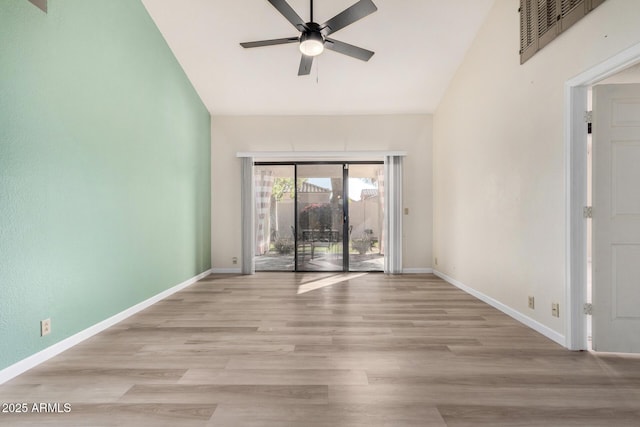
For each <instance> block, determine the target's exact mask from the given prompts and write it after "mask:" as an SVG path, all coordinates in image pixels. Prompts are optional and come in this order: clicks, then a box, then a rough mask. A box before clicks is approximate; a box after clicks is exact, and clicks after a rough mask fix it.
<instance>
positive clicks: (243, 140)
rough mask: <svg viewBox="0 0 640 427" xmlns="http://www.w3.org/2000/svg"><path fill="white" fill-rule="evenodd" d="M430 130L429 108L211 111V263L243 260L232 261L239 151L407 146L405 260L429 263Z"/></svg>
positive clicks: (221, 266)
mask: <svg viewBox="0 0 640 427" xmlns="http://www.w3.org/2000/svg"><path fill="white" fill-rule="evenodd" d="M432 137H433V125H432V116H431V115H381V116H240V117H237V116H213V117H212V120H211V140H212V149H211V156H212V159H211V168H212V183H211V188H212V210H211V217H212V230H211V231H212V252H211V256H212V262H213V268H214V270H226V269H230V268H237V267H239V265H233V264H232V258H233V257H238V259H240V252H241V246H240V245H241V229H240V160H239V159H238V158H236V153H237V152H239V151H296V152H297V151H363V150H372V151H375V150H394V151H406V152H407V157H406V158H405V163H404V165H405V169H404V181H403V186H404V189H403V191H404V193H403V199H404V207H406V208H409V215H405V216H404V237H403V238H404V245H403V258H404V262H403V266H404V268H405V269H406V268H409V269H427V268H431V260H432V252H431V249H432V240H433V239H432V229H433V204H432V199H433V197H432V176H433V174H432V163H433V162H432ZM380 160H381V159H380Z"/></svg>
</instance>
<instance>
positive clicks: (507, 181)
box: [434, 0, 640, 335]
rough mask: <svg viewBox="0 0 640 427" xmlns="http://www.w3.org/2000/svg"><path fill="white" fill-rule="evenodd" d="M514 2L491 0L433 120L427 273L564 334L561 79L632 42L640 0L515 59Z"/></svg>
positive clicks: (614, 2) (616, 5) (604, 11)
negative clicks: (531, 301) (556, 309)
mask: <svg viewBox="0 0 640 427" xmlns="http://www.w3.org/2000/svg"><path fill="white" fill-rule="evenodd" d="M518 7H519V1H518V0H497V1H496V2H495V4H494V7H493V9H492V10H491V12H490V14H489V16H488V18H487V21H486V22H485V23H484V25H483V27H482V28H481V30H480V32H479V34H478V36H477V38H476V40H475V42H474V43H473V45H472V47H471V48H470V50H469V52H468V53H467V56H466V58H465V60H464V62H463V64H462V66H461V67H460V69H459V70H458V72H457V74H456V76H455V77H454V79H453V81H452V83H451V85H450V86H449V88H448V90H447V92H446V95H445V97H444V99H443V101H442V102H441V104H440V106H439V107H438V110H437V111H436V114H435V117H434V204H435V211H434V258H437V261H438V263H437V265H434V268H435V269H436V270H438V271H440V272H442V273H444V274H446V275H448V276H450V277H451V278H453V279H455V280H457V281H459V282H461V283H462V284H464V285H467V286H469V287H471V288H472V289H474V290H475V291H477V292H480V293H482V294H484V295H486V296H488V297H490V298H493V299H495V300H497V301H498V302H499V303H502V304H505V305H506V306H508V307H509V308H510V309H512V310H515V311H517V312H520V313H521V314H524V315H525V316H529V317H530V318H531V319H533V320H534V321H537V322H539V323H540V324H542V325H544V326H545V327H547V328H549V329H551V330H553V331H555V332H557V333H558V334H560V335H564V327H565V324H564V322H565V320H564V317H563V314H564V313H562V312H561V313H560V314H561V316H560V318H559V319H558V318H554V317H552V316H551V303H552V302H558V303H560V304H561V305H560V306H561V307H564V304H565V292H566V283H565V262H566V259H565V251H564V249H565V235H566V228H565V182H564V176H565V170H564V167H565V159H564V151H563V150H564V145H563V114H564V111H563V102H564V101H563V100H564V98H563V90H564V83H565V81H567V80H568V79H570V78H571V77H573V76H575V75H577V74H579V73H581V72H583V71H584V70H586V69H589V68H591V67H592V66H593V65H595V64H597V63H599V62H601V61H603V60H605V59H606V58H608V57H610V56H612V55H614V54H615V53H617V52H619V51H621V50H623V49H625V48H627V47H629V46H631V45H633V44H635V43H638V42H640V25H638V17H640V1H637V0H608V1H606V2H605V3H604V4H602V5H601V6H600V7H598V8H597V9H595V10H594V11H593V12H592V13H591V14H589V15H588V16H586V17H585V18H584V19H583V20H582V21H580V22H579V23H577V24H576V25H574V26H573V27H571V28H570V29H569V30H568V31H567V32H565V33H564V34H562V35H561V36H560V37H558V38H557V39H556V40H554V41H553V42H552V43H551V44H550V45H547V46H546V47H545V48H544V49H542V50H541V51H540V52H538V53H537V54H536V55H535V56H534V57H533V58H531V59H530V60H529V61H528V62H526V63H525V64H524V65H520V64H519V56H518V49H519V33H518V32H519V22H518V19H519V18H518V16H519V15H518ZM528 295H533V296H535V297H536V309H535V310H530V309H529V308H528V307H527V296H528Z"/></svg>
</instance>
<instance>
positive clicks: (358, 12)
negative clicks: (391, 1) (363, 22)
mask: <svg viewBox="0 0 640 427" xmlns="http://www.w3.org/2000/svg"><path fill="white" fill-rule="evenodd" d="M376 10H378V8H377V7H376V5H375V4H373V2H372V1H371V0H360V1H359V2H358V3H356V4H354V5H353V6H351V7H348V8H347V9H345V10H343V11H342V12H340V13H339V14H337V15H336V16H334V17H333V18H331V19H329V20H328V21H327V22H325V23H324V24H322V25H320V28H322V33H323V34H324V35H325V36H328V35H329V34H331V33H335V32H336V31H339V30H341V29H343V28H344V27H346V26H347V25H350V24H353V23H354V22H356V21H357V20H359V19H362V18H364V17H365V16H367V15H370V14H372V13H373V12H375V11H376Z"/></svg>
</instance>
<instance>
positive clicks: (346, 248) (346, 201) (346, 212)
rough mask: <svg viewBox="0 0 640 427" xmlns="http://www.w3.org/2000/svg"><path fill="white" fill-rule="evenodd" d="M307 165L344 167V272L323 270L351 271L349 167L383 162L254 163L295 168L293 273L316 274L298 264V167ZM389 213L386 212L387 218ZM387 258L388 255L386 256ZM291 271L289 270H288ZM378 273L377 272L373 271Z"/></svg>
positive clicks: (382, 162) (255, 163)
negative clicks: (302, 268) (300, 267)
mask: <svg viewBox="0 0 640 427" xmlns="http://www.w3.org/2000/svg"><path fill="white" fill-rule="evenodd" d="M305 165H342V194H343V203H342V270H321V271H326V272H348V271H349V223H350V218H349V165H384V161H382V160H328V161H281V162H277V161H274V162H270V161H264V162H263V161H254V162H253V167H254V168H255V167H256V166H293V183H294V201H293V206H294V211H293V212H294V213H293V215H294V233H293V246H294V255H293V266H294V267H293V272H316V270H300V269H299V268H298V267H299V264H298V166H305ZM386 215H387V213H386V212H385V217H386ZM384 257H385V259H386V257H387V255H386V253H385V255H384ZM287 271H289V270H287ZM372 272H377V270H372Z"/></svg>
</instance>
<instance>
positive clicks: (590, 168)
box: [565, 44, 640, 351]
mask: <svg viewBox="0 0 640 427" xmlns="http://www.w3.org/2000/svg"><path fill="white" fill-rule="evenodd" d="M639 61H640V44H637V45H634V46H632V47H630V48H628V49H626V50H624V51H622V52H620V53H619V54H617V55H615V56H614V57H612V58H609V59H607V60H606V61H604V62H602V63H600V64H597V65H596V66H594V67H592V68H591V69H589V70H587V71H585V72H583V73H581V74H580V75H578V76H576V77H574V78H572V79H571V80H569V81H567V82H566V84H565V100H566V111H567V115H566V116H565V118H566V130H567V131H566V134H565V143H566V145H565V148H566V150H567V151H566V153H567V156H566V158H567V161H568V163H567V168H566V170H567V195H568V197H567V225H568V227H567V231H568V234H567V242H568V246H567V250H568V254H569V256H568V257H567V260H568V267H567V278H568V286H567V306H566V311H567V314H568V321H567V324H566V326H567V328H566V336H565V338H566V344H565V345H566V347H567V348H569V349H571V350H587V349H591V348H592V343H595V338H596V336H595V332H593V333H592V331H594V328H595V325H592V324H591V323H593V321H595V320H597V319H595V318H594V317H595V316H596V315H598V314H599V315H600V316H599V319H600V320H602V319H606V318H608V317H609V316H607V315H605V314H604V312H603V310H604V309H605V307H604V306H607V305H608V303H606V302H605V303H604V306H603V299H602V298H601V297H602V292H601V295H600V297H598V301H596V298H595V297H596V296H597V295H596V294H597V293H598V292H597V291H598V283H597V280H596V278H597V277H596V276H597V275H596V273H597V271H601V270H598V267H597V263H598V261H597V260H596V254H595V253H594V252H595V245H596V244H597V239H596V236H597V233H594V232H592V224H593V220H591V219H590V218H588V216H589V215H585V214H586V213H588V212H593V213H594V216H595V213H596V211H597V210H598V209H600V210H601V211H602V209H601V207H600V208H598V206H595V205H596V204H598V200H597V197H595V194H594V193H593V186H594V185H595V181H594V174H595V173H596V170H595V169H596V167H595V165H594V163H593V154H594V152H595V151H596V147H594V146H593V144H592V143H591V137H590V136H589V135H588V133H587V130H588V127H587V126H586V124H585V111H590V110H591V93H590V91H591V88H592V87H593V86H595V85H596V84H598V85H600V84H605V83H614V82H613V81H611V80H609V79H610V78H611V77H612V76H615V75H616V74H618V73H619V72H620V71H623V70H627V69H629V70H630V71H632V72H633V70H631V68H636V70H635V72H636V74H637V67H633V66H634V65H637V64H638V62H639ZM616 83H618V82H616ZM593 109H594V114H595V110H596V109H597V106H594V108H593ZM595 127H597V126H595V125H594V128H595ZM594 139H595V138H594ZM594 144H597V141H594ZM625 158H626V157H625ZM601 164H608V163H607V162H606V161H605V162H601ZM605 175H606V174H605ZM605 175H602V173H600V176H601V177H602V176H605ZM609 175H610V174H609ZM600 194H609V193H607V192H606V191H605V192H602V191H601V192H600ZM607 197H608V196H607ZM592 199H593V203H592ZM592 204H593V205H594V207H593V210H592V211H591V210H589V211H588V210H587V209H585V207H590V206H592ZM600 259H601V261H602V260H606V259H610V257H609V258H607V257H606V256H605V257H602V256H601V257H600ZM592 265H593V266H594V267H593V268H592ZM605 281H606V280H605ZM592 295H593V313H594V316H593V317H592V316H589V315H588V314H589V313H590V310H591V306H590V305H585V303H586V304H590V303H591V301H592ZM597 305H600V307H599V308H598V307H597ZM600 335H601V336H602V334H600ZM592 336H593V338H594V340H593V341H592V340H591V339H590V338H591V337H592ZM603 348H604V347H603ZM601 351H604V350H603V349H601Z"/></svg>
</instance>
